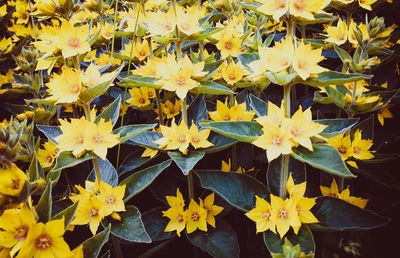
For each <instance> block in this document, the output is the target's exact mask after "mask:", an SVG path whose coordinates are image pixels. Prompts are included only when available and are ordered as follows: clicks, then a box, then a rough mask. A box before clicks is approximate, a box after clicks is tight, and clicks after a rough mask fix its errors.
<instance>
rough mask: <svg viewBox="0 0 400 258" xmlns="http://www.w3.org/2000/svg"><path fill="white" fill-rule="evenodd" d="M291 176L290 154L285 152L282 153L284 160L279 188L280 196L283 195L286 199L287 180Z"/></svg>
mask: <svg viewBox="0 0 400 258" xmlns="http://www.w3.org/2000/svg"><path fill="white" fill-rule="evenodd" d="M288 178H289V155H288V154H285V155H282V161H281V182H280V183H281V185H280V188H279V197H281V198H282V199H283V200H285V199H286V196H287V190H286V188H287V181H288Z"/></svg>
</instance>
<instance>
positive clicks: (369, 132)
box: [350, 114, 375, 139]
mask: <svg viewBox="0 0 400 258" xmlns="http://www.w3.org/2000/svg"><path fill="white" fill-rule="evenodd" d="M374 122H375V115H374V114H372V115H371V116H369V117H368V118H367V119H365V120H363V121H361V122H360V123H359V124H358V125H356V126H355V127H354V128H352V129H351V131H350V135H351V138H352V139H354V134H355V133H356V131H357V130H360V131H361V135H362V138H363V139H374Z"/></svg>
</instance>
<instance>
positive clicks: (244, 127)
mask: <svg viewBox="0 0 400 258" xmlns="http://www.w3.org/2000/svg"><path fill="white" fill-rule="evenodd" d="M200 125H201V126H202V127H204V128H208V129H211V130H212V131H214V132H217V133H219V134H222V135H225V136H227V137H230V138H233V139H236V140H238V141H241V142H249V143H250V142H253V141H255V140H256V139H257V138H258V137H260V136H261V135H262V131H261V126H260V125H259V124H258V123H257V122H255V121H232V122H215V121H205V122H201V123H200Z"/></svg>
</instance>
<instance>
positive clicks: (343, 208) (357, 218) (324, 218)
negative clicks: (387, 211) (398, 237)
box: [311, 196, 391, 230]
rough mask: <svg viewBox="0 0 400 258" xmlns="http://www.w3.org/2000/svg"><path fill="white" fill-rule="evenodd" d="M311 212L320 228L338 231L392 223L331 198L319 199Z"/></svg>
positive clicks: (372, 213) (370, 227) (367, 211)
mask: <svg viewBox="0 0 400 258" xmlns="http://www.w3.org/2000/svg"><path fill="white" fill-rule="evenodd" d="M311 212H312V213H313V214H314V216H315V217H316V218H317V219H318V220H319V223H318V224H319V225H320V226H322V227H327V228H329V229H336V230H344V229H372V228H377V227H381V226H384V225H386V224H388V223H389V222H390V221H391V219H390V218H387V217H383V216H381V215H378V214H376V213H374V212H372V211H369V210H366V209H361V208H359V207H357V206H355V205H352V204H350V203H348V202H346V201H343V200H340V199H337V198H333V197H329V196H323V197H318V198H317V202H316V204H315V206H314V207H313V208H312V209H311Z"/></svg>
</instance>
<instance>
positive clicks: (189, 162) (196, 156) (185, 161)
mask: <svg viewBox="0 0 400 258" xmlns="http://www.w3.org/2000/svg"><path fill="white" fill-rule="evenodd" d="M204 155H205V152H202V151H191V152H189V153H188V154H187V155H182V153H181V152H179V151H169V152H168V156H169V157H170V158H171V159H172V160H173V161H174V162H175V164H176V165H177V166H178V167H179V168H180V169H181V171H182V173H183V174H184V175H187V174H189V171H190V170H192V169H193V168H194V166H195V165H196V164H197V162H199V161H200V160H201V159H202V158H203V157H204Z"/></svg>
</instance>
